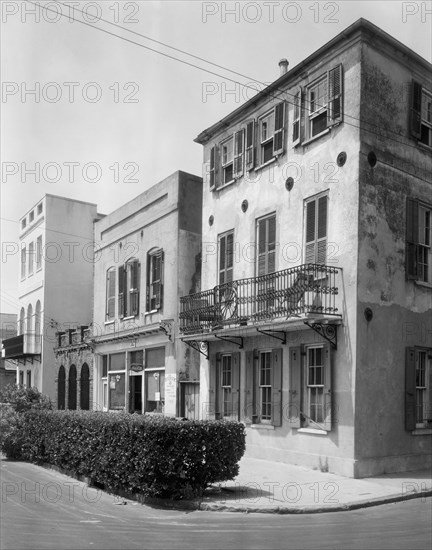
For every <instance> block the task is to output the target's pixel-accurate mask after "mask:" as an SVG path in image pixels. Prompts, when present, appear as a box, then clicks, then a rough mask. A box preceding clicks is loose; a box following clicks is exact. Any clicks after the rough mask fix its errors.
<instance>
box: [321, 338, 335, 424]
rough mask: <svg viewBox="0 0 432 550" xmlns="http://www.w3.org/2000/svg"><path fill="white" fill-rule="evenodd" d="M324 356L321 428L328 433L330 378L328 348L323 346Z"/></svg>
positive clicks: (330, 403)
mask: <svg viewBox="0 0 432 550" xmlns="http://www.w3.org/2000/svg"><path fill="white" fill-rule="evenodd" d="M323 355H324V422H323V427H324V429H325V430H327V431H328V432H329V431H330V430H331V427H332V405H333V403H332V376H331V357H330V347H329V346H325V348H324V349H323Z"/></svg>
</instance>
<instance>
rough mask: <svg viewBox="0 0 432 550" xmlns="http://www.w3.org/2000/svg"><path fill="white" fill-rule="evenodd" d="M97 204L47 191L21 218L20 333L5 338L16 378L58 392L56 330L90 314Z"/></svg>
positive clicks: (85, 322)
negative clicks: (55, 349)
mask: <svg viewBox="0 0 432 550" xmlns="http://www.w3.org/2000/svg"><path fill="white" fill-rule="evenodd" d="M96 219H98V214H97V212H96V205H94V204H91V203H87V202H82V201H77V200H72V199H67V198H64V197H57V196H55V195H45V197H44V198H43V199H42V200H41V201H39V202H38V203H37V204H36V205H35V206H34V207H33V208H31V209H30V210H29V211H28V212H27V213H26V214H25V215H24V216H23V217H22V218H21V220H20V225H21V231H20V235H19V244H20V255H21V263H20V281H19V300H20V302H21V303H22V307H21V308H20V311H19V314H18V331H17V333H18V335H17V336H15V337H14V338H9V339H7V340H4V341H3V346H4V349H5V358H6V359H14V360H15V361H16V362H17V364H18V366H17V381H18V383H20V384H24V385H27V386H36V387H37V388H38V390H39V391H41V392H42V393H44V394H46V395H48V396H49V397H50V398H51V399H53V400H55V398H56V384H55V379H56V376H57V372H56V368H55V353H54V348H55V347H56V346H57V340H56V335H55V333H56V332H57V331H64V330H68V329H70V328H73V327H76V326H80V325H87V326H88V325H89V324H90V322H91V319H92V293H93V264H94V258H93V254H94V242H93V222H94V221H95V220H96Z"/></svg>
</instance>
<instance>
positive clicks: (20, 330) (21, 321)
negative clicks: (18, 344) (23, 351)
mask: <svg viewBox="0 0 432 550" xmlns="http://www.w3.org/2000/svg"><path fill="white" fill-rule="evenodd" d="M24 323H25V310H24V308H23V307H22V308H21V311H20V317H19V327H18V334H24Z"/></svg>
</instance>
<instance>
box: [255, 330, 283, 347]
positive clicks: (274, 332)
mask: <svg viewBox="0 0 432 550" xmlns="http://www.w3.org/2000/svg"><path fill="white" fill-rule="evenodd" d="M257 332H260V333H261V334H264V335H265V336H271V337H272V338H276V340H280V341H281V342H282V344H286V332H284V331H283V330H260V329H259V328H257ZM278 334H282V335H283V336H277V335H278Z"/></svg>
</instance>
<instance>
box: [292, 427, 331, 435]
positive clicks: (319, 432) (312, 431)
mask: <svg viewBox="0 0 432 550" xmlns="http://www.w3.org/2000/svg"><path fill="white" fill-rule="evenodd" d="M297 432H301V433H305V434H314V435H327V434H328V432H326V431H325V430H317V429H316V428H299V429H298V430H297Z"/></svg>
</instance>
